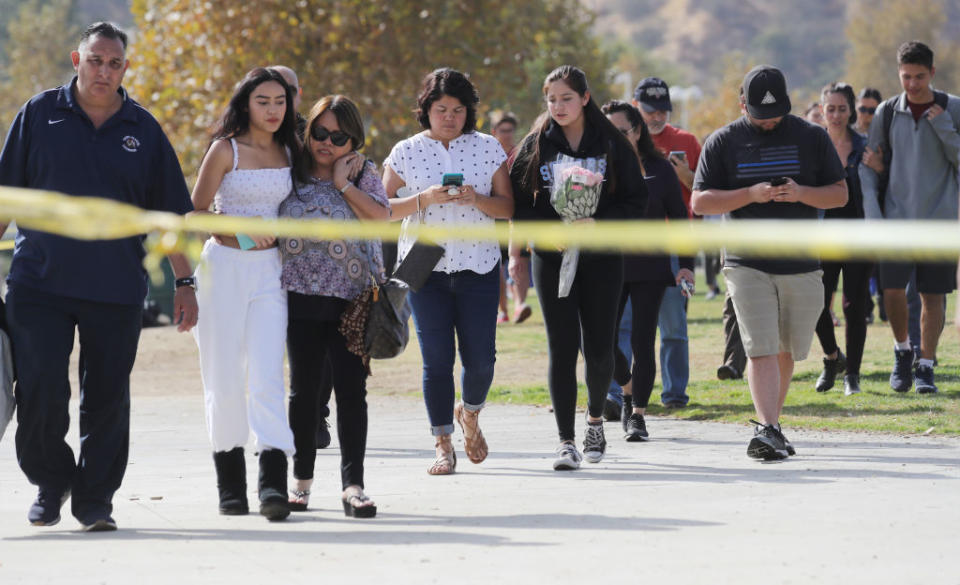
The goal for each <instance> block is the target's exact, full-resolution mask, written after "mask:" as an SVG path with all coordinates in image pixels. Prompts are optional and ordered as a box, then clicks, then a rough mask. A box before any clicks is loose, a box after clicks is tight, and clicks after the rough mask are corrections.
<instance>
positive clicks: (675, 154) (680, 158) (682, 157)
mask: <svg viewBox="0 0 960 585" xmlns="http://www.w3.org/2000/svg"><path fill="white" fill-rule="evenodd" d="M667 158H675V159H677V162H682V163H684V164H686V162H687V153H686V152H684V151H682V150H671V151H670V154H669V155H667Z"/></svg>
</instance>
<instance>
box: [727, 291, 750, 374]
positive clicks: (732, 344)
mask: <svg viewBox="0 0 960 585" xmlns="http://www.w3.org/2000/svg"><path fill="white" fill-rule="evenodd" d="M723 341H724V343H723V364H724V365H725V366H732V367H733V368H734V369H735V370H737V372H739V373H740V375H741V376H745V375H746V373H747V371H746V368H747V352H746V351H745V350H744V349H743V340H741V339H740V326H739V325H738V324H737V313H736V312H735V311H734V310H733V299H732V298H730V291H729V289H728V290H727V294H726V296H725V298H724V299H723Z"/></svg>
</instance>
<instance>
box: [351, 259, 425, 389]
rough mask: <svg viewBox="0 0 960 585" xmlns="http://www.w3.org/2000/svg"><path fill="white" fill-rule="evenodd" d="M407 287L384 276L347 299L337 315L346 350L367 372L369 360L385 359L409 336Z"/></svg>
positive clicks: (400, 346) (398, 351) (401, 351)
mask: <svg viewBox="0 0 960 585" xmlns="http://www.w3.org/2000/svg"><path fill="white" fill-rule="evenodd" d="M409 290H410V289H409V287H408V286H407V284H406V283H405V282H403V281H400V280H397V279H395V278H391V279H388V280H387V281H386V282H384V283H383V284H377V283H374V284H373V285H372V286H369V287H367V288H365V289H364V290H363V291H362V292H361V293H360V294H359V295H357V298H355V299H354V300H353V301H351V302H350V304H349V305H348V306H347V308H346V309H345V310H344V311H343V315H342V316H341V317H340V328H339V330H340V333H341V334H343V336H344V338H346V340H347V349H348V350H349V351H350V352H351V353H353V354H356V355H358V356H360V357H361V358H362V359H363V364H364V366H366V367H367V371H368V372H369V370H370V366H369V363H370V359H371V358H373V359H380V360H382V359H389V358H392V357H396V356H398V355H400V354H401V353H403V350H404V349H405V348H406V347H407V341H409V339H410V325H409V321H410V303H409V301H407V292H408V291H409Z"/></svg>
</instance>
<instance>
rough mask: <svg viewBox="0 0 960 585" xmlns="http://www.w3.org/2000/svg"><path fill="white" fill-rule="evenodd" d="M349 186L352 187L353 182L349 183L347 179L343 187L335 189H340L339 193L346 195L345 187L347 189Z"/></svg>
mask: <svg viewBox="0 0 960 585" xmlns="http://www.w3.org/2000/svg"><path fill="white" fill-rule="evenodd" d="M350 187H353V183H351V182H350V181H347V182H346V183H345V184H344V185H343V189H337V191H340V194H341V195H346V194H347V189H349V188H350Z"/></svg>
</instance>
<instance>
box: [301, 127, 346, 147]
mask: <svg viewBox="0 0 960 585" xmlns="http://www.w3.org/2000/svg"><path fill="white" fill-rule="evenodd" d="M310 136H312V137H313V139H314V140H316V141H317V142H323V141H324V140H326V139H327V138H329V139H330V142H332V143H333V145H334V146H343V145H344V144H346V143H347V142H348V141H349V140H350V135H349V134H347V133H346V132H341V131H340V130H337V131H336V132H331V131H329V130H327V129H326V128H324V127H323V126H321V125H319V124H314V126H313V128H311V129H310Z"/></svg>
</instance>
